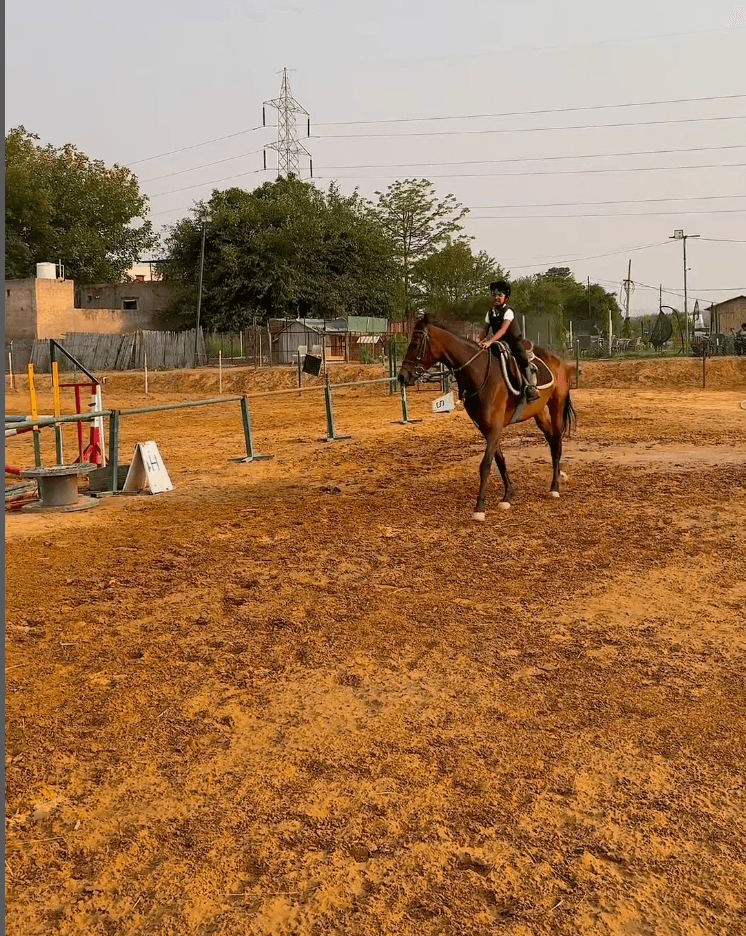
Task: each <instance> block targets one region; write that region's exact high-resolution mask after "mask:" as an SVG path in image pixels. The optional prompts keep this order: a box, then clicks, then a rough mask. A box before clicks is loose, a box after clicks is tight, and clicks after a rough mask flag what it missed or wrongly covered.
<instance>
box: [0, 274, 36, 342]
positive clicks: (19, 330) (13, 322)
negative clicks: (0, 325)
mask: <svg viewBox="0 0 746 936" xmlns="http://www.w3.org/2000/svg"><path fill="white" fill-rule="evenodd" d="M35 283H36V280H33V279H22V280H5V341H6V342H8V341H18V340H24V339H33V338H36V289H35V286H34V284H35Z"/></svg>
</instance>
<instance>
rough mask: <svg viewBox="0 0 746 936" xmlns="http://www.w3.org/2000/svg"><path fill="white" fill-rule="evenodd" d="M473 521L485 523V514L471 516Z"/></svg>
mask: <svg viewBox="0 0 746 936" xmlns="http://www.w3.org/2000/svg"><path fill="white" fill-rule="evenodd" d="M471 519H472V520H477V521H478V522H479V523H484V512H483V511H482V512H480V511H477V512H476V513H473V514H472V515H471Z"/></svg>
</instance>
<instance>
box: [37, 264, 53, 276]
mask: <svg viewBox="0 0 746 936" xmlns="http://www.w3.org/2000/svg"><path fill="white" fill-rule="evenodd" d="M36 278H37V279H57V264H56V263H37V264H36Z"/></svg>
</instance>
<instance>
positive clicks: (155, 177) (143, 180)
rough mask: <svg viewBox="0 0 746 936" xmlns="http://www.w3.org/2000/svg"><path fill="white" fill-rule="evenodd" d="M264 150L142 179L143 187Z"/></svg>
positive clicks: (254, 154)
mask: <svg viewBox="0 0 746 936" xmlns="http://www.w3.org/2000/svg"><path fill="white" fill-rule="evenodd" d="M261 152H262V150H260V149H258V150H252V151H251V152H250V153H239V154H238V156H226V158H225V159H215V160H213V162H209V163H202V165H201V166H192V168H191V169H178V170H177V171H176V172H167V173H166V174H165V175H159V176H154V177H153V178H152V179H141V180H140V184H141V185H147V183H148V182H158V181H159V179H169V178H171V176H175V175H184V173H186V172H196V171H197V170H198V169H208V168H209V167H210V166H217V165H219V164H220V163H225V162H232V161H233V160H234V159H243V158H244V156H256V154H257V153H261Z"/></svg>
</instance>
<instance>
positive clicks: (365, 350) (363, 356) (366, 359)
mask: <svg viewBox="0 0 746 936" xmlns="http://www.w3.org/2000/svg"><path fill="white" fill-rule="evenodd" d="M357 359H358V361H359V362H360V363H361V364H375V357H374V354H373V349H372V348H371V347H370V345H361V346H360V347H359V348H358V351H357Z"/></svg>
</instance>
